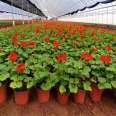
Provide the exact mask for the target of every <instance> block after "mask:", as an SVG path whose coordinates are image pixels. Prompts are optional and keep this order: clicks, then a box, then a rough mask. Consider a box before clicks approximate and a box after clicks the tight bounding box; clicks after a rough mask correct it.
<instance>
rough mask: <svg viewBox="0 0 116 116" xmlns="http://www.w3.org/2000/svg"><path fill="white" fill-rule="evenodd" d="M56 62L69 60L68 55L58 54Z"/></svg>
mask: <svg viewBox="0 0 116 116" xmlns="http://www.w3.org/2000/svg"><path fill="white" fill-rule="evenodd" d="M56 60H57V62H63V61H66V60H67V57H66V54H64V53H62V54H58V55H57V56H56Z"/></svg>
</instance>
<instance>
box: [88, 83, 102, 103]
mask: <svg viewBox="0 0 116 116" xmlns="http://www.w3.org/2000/svg"><path fill="white" fill-rule="evenodd" d="M102 93H103V90H101V89H99V88H98V87H97V85H96V84H93V85H92V91H91V93H90V97H91V99H92V101H93V102H100V101H101V98H102Z"/></svg>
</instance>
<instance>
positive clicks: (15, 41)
mask: <svg viewBox="0 0 116 116" xmlns="http://www.w3.org/2000/svg"><path fill="white" fill-rule="evenodd" d="M18 36H19V33H18V32H16V33H15V34H14V35H13V37H12V38H11V40H12V44H13V45H19V42H18V41H17V37H18Z"/></svg>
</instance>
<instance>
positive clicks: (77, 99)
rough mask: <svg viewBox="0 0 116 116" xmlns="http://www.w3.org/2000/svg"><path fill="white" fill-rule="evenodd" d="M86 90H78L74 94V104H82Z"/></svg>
mask: <svg viewBox="0 0 116 116" xmlns="http://www.w3.org/2000/svg"><path fill="white" fill-rule="evenodd" d="M85 96H86V92H85V91H82V90H80V91H79V92H78V93H76V94H74V102H75V103H76V104H84V102H85Z"/></svg>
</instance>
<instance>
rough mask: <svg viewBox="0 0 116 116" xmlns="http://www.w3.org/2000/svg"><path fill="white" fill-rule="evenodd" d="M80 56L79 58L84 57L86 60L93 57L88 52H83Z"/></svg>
mask: <svg viewBox="0 0 116 116" xmlns="http://www.w3.org/2000/svg"><path fill="white" fill-rule="evenodd" d="M80 58H81V59H86V60H92V59H93V56H92V55H91V54H90V53H87V52H83V53H82V54H81V55H80Z"/></svg>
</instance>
